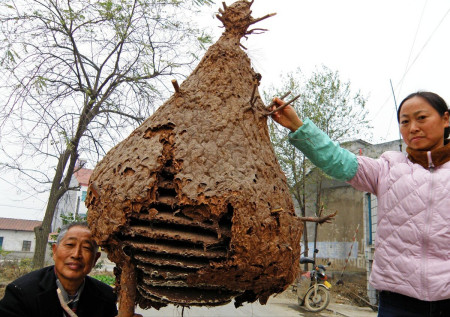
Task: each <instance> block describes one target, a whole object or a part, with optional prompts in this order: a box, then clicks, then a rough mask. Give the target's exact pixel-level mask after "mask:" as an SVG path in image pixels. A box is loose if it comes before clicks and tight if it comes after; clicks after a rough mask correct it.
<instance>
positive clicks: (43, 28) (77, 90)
mask: <svg viewBox="0 0 450 317" xmlns="http://www.w3.org/2000/svg"><path fill="white" fill-rule="evenodd" d="M210 3H211V0H191V1H173V0H167V1H160V0H158V1H156V0H134V1H133V0H105V1H91V0H71V1H59V0H46V1H41V0H28V1H25V0H10V1H6V2H3V4H2V5H1V8H0V24H1V27H0V28H1V29H0V32H1V33H0V34H1V35H0V36H1V41H2V48H0V54H1V55H0V70H1V73H2V75H3V77H4V78H3V81H2V84H1V91H2V93H3V92H4V93H5V94H6V96H7V97H6V100H5V102H2V104H1V106H0V107H1V111H0V136H1V142H0V143H1V144H0V146H1V148H0V150H1V151H2V154H3V156H4V157H6V158H7V159H5V161H4V162H1V166H0V168H1V167H3V168H12V169H15V170H18V171H20V172H21V173H23V175H26V176H27V177H29V179H30V180H32V181H33V184H35V186H34V187H35V188H36V189H37V190H48V187H49V186H50V193H49V199H48V203H47V207H46V211H45V216H44V219H43V223H42V225H41V226H40V227H37V228H36V229H35V233H36V251H35V254H34V259H33V263H34V267H36V268H37V267H42V266H43V265H44V258H45V249H46V244H47V240H48V234H49V232H50V229H51V223H52V219H53V215H54V212H55V207H56V205H57V202H58V200H59V199H60V198H61V197H62V195H63V194H64V193H65V192H66V191H67V190H69V183H70V179H71V177H72V174H73V172H74V171H75V166H76V165H75V163H76V161H77V159H78V156H79V154H80V153H82V155H83V157H86V158H88V159H90V160H91V161H93V162H96V161H98V160H99V157H101V156H102V155H103V154H104V153H105V152H106V151H107V150H109V148H110V147H111V146H112V145H113V144H115V143H116V142H117V141H116V140H118V139H121V138H123V136H122V135H123V134H127V133H128V132H129V131H130V130H131V129H134V128H135V127H136V125H137V124H139V123H140V122H141V121H142V120H143V119H144V118H145V117H147V116H148V115H149V114H150V113H151V112H152V111H153V109H154V108H155V105H156V104H157V103H158V102H159V101H160V100H161V97H162V95H163V93H162V91H163V90H162V88H163V86H162V85H161V83H162V81H163V80H164V81H167V82H168V81H169V78H167V77H170V78H173V77H177V76H181V75H182V74H185V73H186V70H187V68H189V66H190V65H191V64H192V63H194V62H195V61H196V60H197V58H196V52H197V51H198V50H201V49H203V48H202V46H203V45H204V44H205V43H208V41H209V37H208V36H207V35H205V34H203V33H202V32H201V31H200V30H198V29H196V28H195V25H194V24H193V23H192V14H188V13H192V12H194V11H196V10H198V9H199V6H200V5H204V4H210ZM166 78H167V79H166Z"/></svg>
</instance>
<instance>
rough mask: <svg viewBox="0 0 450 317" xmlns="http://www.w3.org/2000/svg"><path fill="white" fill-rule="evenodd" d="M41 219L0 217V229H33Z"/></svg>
mask: <svg viewBox="0 0 450 317" xmlns="http://www.w3.org/2000/svg"><path fill="white" fill-rule="evenodd" d="M41 223H42V221H39V220H25V219H14V218H0V230H18V231H33V229H34V227H37V226H40V225H41Z"/></svg>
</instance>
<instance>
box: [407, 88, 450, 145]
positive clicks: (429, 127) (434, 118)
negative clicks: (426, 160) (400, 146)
mask: <svg viewBox="0 0 450 317" xmlns="http://www.w3.org/2000/svg"><path fill="white" fill-rule="evenodd" d="M448 118H449V114H448V112H446V113H445V114H444V115H443V116H441V115H440V114H439V112H437V111H436V109H434V108H433V107H432V106H431V105H430V104H429V103H428V101H426V100H425V99H424V98H422V97H420V96H415V97H412V98H411V99H408V100H406V101H405V102H404V103H403V105H402V108H401V109H400V133H401V134H402V137H403V140H404V141H405V143H406V144H407V145H408V146H409V147H410V148H412V149H414V150H427V151H431V150H434V149H438V148H440V147H443V146H444V128H446V127H448V125H449V121H448Z"/></svg>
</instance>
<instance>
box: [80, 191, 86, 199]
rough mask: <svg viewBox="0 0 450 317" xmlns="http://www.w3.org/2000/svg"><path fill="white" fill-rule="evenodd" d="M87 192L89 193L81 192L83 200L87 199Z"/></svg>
mask: <svg viewBox="0 0 450 317" xmlns="http://www.w3.org/2000/svg"><path fill="white" fill-rule="evenodd" d="M86 194H87V191H84V190H83V191H82V192H81V201H85V200H86Z"/></svg>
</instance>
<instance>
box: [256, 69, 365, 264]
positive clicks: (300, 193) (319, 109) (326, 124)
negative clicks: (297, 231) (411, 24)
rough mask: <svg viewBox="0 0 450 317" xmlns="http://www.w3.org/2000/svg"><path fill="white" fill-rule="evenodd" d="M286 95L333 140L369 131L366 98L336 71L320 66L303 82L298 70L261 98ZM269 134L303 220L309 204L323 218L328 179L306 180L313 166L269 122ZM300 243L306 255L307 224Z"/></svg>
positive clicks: (283, 131) (319, 174)
mask: <svg viewBox="0 0 450 317" xmlns="http://www.w3.org/2000/svg"><path fill="white" fill-rule="evenodd" d="M286 92H291V93H292V94H293V95H300V98H299V99H298V100H297V101H295V102H294V103H293V107H294V108H295V109H296V111H297V113H298V114H299V116H300V117H301V118H309V119H311V120H312V121H313V122H314V123H315V124H316V125H317V126H318V127H319V128H320V129H322V130H323V131H325V132H326V133H327V134H328V135H329V136H330V138H331V139H332V140H336V141H343V140H349V139H352V138H355V137H356V136H357V135H359V134H360V133H361V132H362V131H367V129H368V128H369V125H368V121H367V119H366V116H367V110H366V109H365V103H366V98H365V97H364V96H363V95H362V94H361V93H360V92H359V91H357V92H353V91H352V89H351V85H350V82H344V81H342V80H341V79H340V77H339V72H337V71H332V70H330V69H329V68H327V67H325V66H322V67H321V68H320V69H316V70H315V71H314V72H313V73H312V75H311V77H309V78H308V79H306V80H305V79H304V76H303V74H302V73H301V71H300V69H297V71H296V72H293V73H289V74H287V75H286V76H284V77H282V79H281V82H280V85H279V86H278V87H276V88H275V87H272V88H270V89H269V90H268V91H266V92H265V94H264V95H265V98H266V101H267V102H268V103H269V102H270V99H271V98H273V97H274V96H282V95H283V94H285V93H286ZM269 131H270V134H271V141H272V145H273V147H274V149H275V152H276V153H277V157H278V160H279V163H280V165H281V168H282V169H283V171H284V172H285V174H286V176H287V179H288V184H289V188H290V190H291V194H292V195H293V196H294V199H295V201H296V202H297V205H298V206H299V209H300V212H301V216H302V218H305V217H306V214H307V212H306V209H307V206H308V205H314V206H315V211H314V212H315V216H316V217H319V218H321V217H323V215H322V211H323V208H324V207H323V204H322V201H321V191H322V181H323V180H324V179H325V178H327V177H328V176H326V175H324V174H323V173H322V172H321V171H317V173H314V175H313V176H312V177H310V178H308V177H306V176H307V174H308V173H309V171H311V169H312V168H313V166H312V164H311V162H309V161H308V160H307V158H306V157H305V156H304V155H303V154H302V153H301V152H300V151H298V150H297V149H295V148H294V147H293V146H292V145H290V144H289V143H288V142H287V139H288V131H287V130H286V129H284V128H282V127H280V126H279V125H277V124H275V123H274V122H270V123H269ZM308 182H313V183H314V184H312V185H313V186H309V187H310V188H315V192H314V193H312V194H311V193H309V192H308V190H307V187H308ZM313 196H314V197H313ZM306 219H308V218H307V217H306ZM317 224H318V222H316V223H315V224H314V227H313V228H314V231H315V232H314V236H315V237H317ZM310 228H311V227H310ZM303 242H304V245H305V251H304V252H305V255H306V256H308V226H306V225H305V227H304V231H303ZM314 256H315V254H314Z"/></svg>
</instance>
